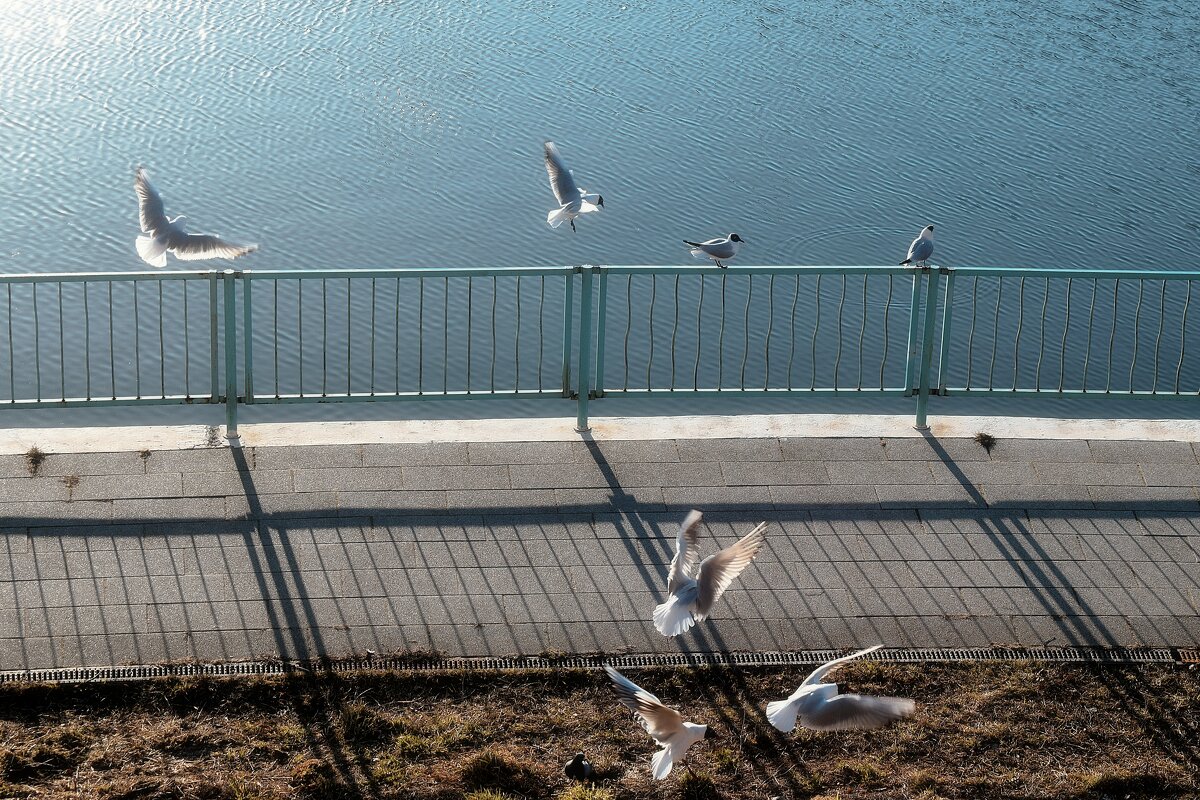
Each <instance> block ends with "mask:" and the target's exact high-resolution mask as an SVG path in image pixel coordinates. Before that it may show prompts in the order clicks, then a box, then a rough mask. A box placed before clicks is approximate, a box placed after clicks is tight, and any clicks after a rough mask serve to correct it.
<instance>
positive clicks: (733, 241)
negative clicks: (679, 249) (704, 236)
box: [683, 233, 746, 269]
mask: <svg viewBox="0 0 1200 800" xmlns="http://www.w3.org/2000/svg"><path fill="white" fill-rule="evenodd" d="M745 242H746V240H745V239H743V238H742V237H740V236H738V235H737V234H736V233H731V234H729V235H728V236H722V237H721V238H719V239H709V240H708V241H707V242H689V241H688V240H687V239H684V240H683V243H684V244H686V245H688V246H690V247H691V248H692V255H694V256H695V257H696V258H706V257H707V258H711V259H712V260H713V261H715V262H717V266H718V267H721V268H722V269H724V268H725V265H724V264H722V263H721V262H722V261H728V260H729V259H731V258H733V257H734V256H736V255H737V251H738V248H739V247H741V246H742V245H743V244H744V243H745Z"/></svg>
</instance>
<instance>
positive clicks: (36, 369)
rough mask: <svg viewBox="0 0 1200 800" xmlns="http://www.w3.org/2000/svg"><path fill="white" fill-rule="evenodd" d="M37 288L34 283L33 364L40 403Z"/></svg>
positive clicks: (39, 342) (40, 352)
mask: <svg viewBox="0 0 1200 800" xmlns="http://www.w3.org/2000/svg"><path fill="white" fill-rule="evenodd" d="M37 287H38V285H37V284H36V283H35V284H34V285H33V364H34V382H35V383H36V384H37V399H38V402H39V403H40V402H41V401H42V336H41V334H42V326H41V324H40V322H39V321H38V304H37ZM114 396H115V395H114Z"/></svg>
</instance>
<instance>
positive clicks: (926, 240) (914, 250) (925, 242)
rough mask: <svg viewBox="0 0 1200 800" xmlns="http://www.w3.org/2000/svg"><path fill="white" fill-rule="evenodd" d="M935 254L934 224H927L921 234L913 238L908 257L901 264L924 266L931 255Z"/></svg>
mask: <svg viewBox="0 0 1200 800" xmlns="http://www.w3.org/2000/svg"><path fill="white" fill-rule="evenodd" d="M931 255H933V226H932V225H926V226H925V228H924V230H922V231H921V235H920V236H918V237H917V238H915V239H913V240H912V244H910V245H909V246H908V258H906V259H904V260H903V261H901V262H900V266H902V267H903V266H907V265H908V264H912V265H913V266H914V267H918V266H919V267H923V266H925V262H926V261H928V260H929V257H930V256H931Z"/></svg>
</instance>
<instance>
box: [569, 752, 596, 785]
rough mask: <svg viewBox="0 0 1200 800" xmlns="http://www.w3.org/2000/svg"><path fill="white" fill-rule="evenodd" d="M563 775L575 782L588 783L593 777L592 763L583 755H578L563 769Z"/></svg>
mask: <svg viewBox="0 0 1200 800" xmlns="http://www.w3.org/2000/svg"><path fill="white" fill-rule="evenodd" d="M563 773H564V774H565V775H566V776H567V777H568V778H570V779H571V780H573V781H580V782H582V781H586V780H587V779H588V778H590V777H592V762H590V761H588V760H587V759H586V758H585V757H584V755H583V753H576V754H575V757H574V758H572V759H571V760H570V761H568V762H567V765H566V766H565V767H563Z"/></svg>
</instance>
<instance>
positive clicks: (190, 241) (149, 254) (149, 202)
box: [133, 167, 258, 267]
mask: <svg viewBox="0 0 1200 800" xmlns="http://www.w3.org/2000/svg"><path fill="white" fill-rule="evenodd" d="M133 188H134V191H136V192H137V196H138V216H139V217H140V220H141V224H142V233H144V234H146V235H144V236H139V237H137V242H136V244H137V251H138V255H139V256H141V257H142V260H143V261H145V262H146V263H147V264H150V265H151V266H155V267H165V266H166V265H167V253H168V252H171V253H174V254H175V257H176V258H178V259H181V260H183V261H197V260H199V259H202V258H237V257H238V256H244V255H246V253H253V252H254V251H255V250H257V249H258V245H256V244H245V245H243V244H232V243H230V242H226V241H223V240H221V239H218V238H217V237H216V236H210V235H208V234H204V233H188V232H187V231H185V230H184V229H183V226H182V225H179V224H178V223H177V221H178V220H180V219H183V215H182V214H180V215H179V216H177V217H175V218H173V219H168V218H167V215H166V214H165V213H164V212H163V201H162V196H161V195H159V193H158V192H157V191H156V190H155V188H154V187H153V186H151V185H150V179H149V178H147V177H146V170H145V168H144V167H138V169H137V174H136V176H135V177H134V180H133Z"/></svg>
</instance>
